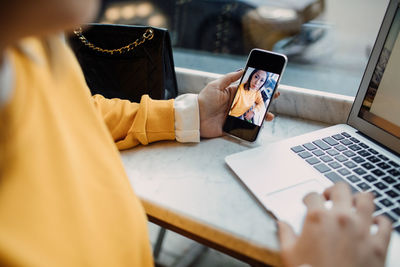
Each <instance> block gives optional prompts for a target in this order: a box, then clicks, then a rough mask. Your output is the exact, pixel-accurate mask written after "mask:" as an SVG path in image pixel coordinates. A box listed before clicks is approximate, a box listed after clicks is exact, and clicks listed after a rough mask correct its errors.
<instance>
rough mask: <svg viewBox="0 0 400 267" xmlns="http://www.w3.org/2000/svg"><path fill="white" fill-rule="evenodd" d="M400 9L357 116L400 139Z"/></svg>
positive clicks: (396, 13) (395, 16)
mask: <svg viewBox="0 0 400 267" xmlns="http://www.w3.org/2000/svg"><path fill="white" fill-rule="evenodd" d="M399 32H400V9H399V8H397V11H396V12H395V15H394V18H393V21H392V24H391V26H390V29H389V32H388V34H387V36H386V40H385V41H384V45H383V47H382V50H381V53H380V55H379V58H378V61H377V64H376V67H375V70H374V71H373V74H372V77H371V80H370V82H369V85H368V88H367V90H366V95H365V97H364V100H363V102H362V104H361V107H360V111H359V113H358V116H359V117H360V118H362V119H364V120H366V121H368V122H369V123H371V124H373V125H375V126H377V127H379V128H381V129H382V130H384V131H386V132H387V133H389V134H391V135H393V136H395V137H398V138H400V73H399V70H400V36H399Z"/></svg>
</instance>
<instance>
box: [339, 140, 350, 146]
mask: <svg viewBox="0 0 400 267" xmlns="http://www.w3.org/2000/svg"><path fill="white" fill-rule="evenodd" d="M340 143H342V144H343V145H345V146H349V145H351V144H353V142H351V141H350V140H349V139H343V140H341V141H340Z"/></svg>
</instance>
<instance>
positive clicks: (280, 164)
mask: <svg viewBox="0 0 400 267" xmlns="http://www.w3.org/2000/svg"><path fill="white" fill-rule="evenodd" d="M399 4H400V0H391V1H390V3H389V5H388V8H387V11H386V14H385V17H384V20H383V22H382V25H381V28H380V31H379V33H378V37H377V40H376V42H375V45H374V48H373V50H372V53H371V56H370V59H369V61H368V64H367V67H366V71H365V73H364V76H363V78H362V81H361V84H360V87H359V90H358V93H357V95H356V98H355V101H354V103H353V106H352V109H351V112H350V114H349V117H348V120H347V123H346V124H340V125H335V126H332V127H328V128H325V129H321V130H318V131H314V132H311V133H308V134H305V135H301V136H297V137H294V138H290V139H286V140H283V141H280V142H277V143H272V144H268V145H266V146H261V147H258V148H255V149H249V150H246V151H244V152H240V153H237V154H233V155H229V156H227V157H226V158H225V161H226V163H227V164H228V165H229V167H230V168H231V169H232V170H233V171H234V172H235V174H236V175H237V176H238V178H239V179H240V181H241V182H242V183H243V184H244V185H245V187H246V188H247V189H248V190H249V191H250V192H251V193H252V194H253V195H254V196H255V198H256V199H257V200H258V202H260V203H261V204H262V206H263V207H265V208H266V209H267V210H268V211H270V212H272V213H273V214H274V215H275V216H276V217H277V218H278V219H281V220H284V221H287V222H289V223H290V224H292V226H293V227H294V229H295V231H297V232H299V231H300V230H301V226H302V221H303V219H304V215H305V212H306V208H305V206H304V205H303V203H302V199H303V197H304V196H305V195H306V194H307V193H309V192H312V191H316V192H323V191H324V189H325V188H327V187H329V186H331V185H332V184H333V183H336V182H339V181H345V182H347V183H348V184H349V185H350V187H351V189H352V190H353V191H371V192H373V193H374V194H375V197H376V198H375V200H374V202H375V205H376V211H375V214H374V215H379V214H385V215H386V216H388V217H389V218H390V219H391V220H392V222H393V228H394V231H393V235H394V236H396V238H394V239H397V241H396V242H391V243H392V244H391V250H394V249H393V247H395V248H396V250H397V251H400V241H399V240H400V234H399V233H400V72H399V70H400V35H399V32H400V8H399V7H400V6H399ZM392 241H393V240H392ZM394 243H396V244H394ZM391 254H395V253H391ZM392 256H395V255H392ZM396 257H399V256H396ZM397 260H398V261H397V263H398V264H400V260H399V259H397Z"/></svg>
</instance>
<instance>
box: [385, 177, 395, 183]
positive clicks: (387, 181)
mask: <svg viewBox="0 0 400 267" xmlns="http://www.w3.org/2000/svg"><path fill="white" fill-rule="evenodd" d="M382 180H384V181H385V182H386V183H388V184H394V183H395V182H396V180H395V179H393V178H392V177H390V176H386V177H385V178H383V179H382Z"/></svg>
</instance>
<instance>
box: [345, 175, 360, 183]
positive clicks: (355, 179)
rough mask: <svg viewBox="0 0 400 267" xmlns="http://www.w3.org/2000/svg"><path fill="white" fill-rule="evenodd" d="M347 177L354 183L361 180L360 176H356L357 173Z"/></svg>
mask: <svg viewBox="0 0 400 267" xmlns="http://www.w3.org/2000/svg"><path fill="white" fill-rule="evenodd" d="M346 179H347V180H349V181H350V182H352V183H357V182H359V181H360V178H358V177H357V176H355V175H350V176H347V177H346Z"/></svg>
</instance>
